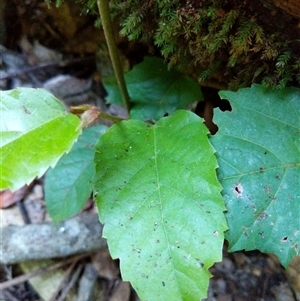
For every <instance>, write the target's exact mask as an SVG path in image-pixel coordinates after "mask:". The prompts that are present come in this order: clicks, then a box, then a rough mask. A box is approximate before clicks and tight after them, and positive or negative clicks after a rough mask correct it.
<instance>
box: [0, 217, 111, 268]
mask: <svg viewBox="0 0 300 301" xmlns="http://www.w3.org/2000/svg"><path fill="white" fill-rule="evenodd" d="M1 236H2V239H1V240H0V250H2V252H1V253H2V254H1V256H0V263H1V264H15V263H18V262H24V261H27V260H40V259H48V258H57V257H66V256H70V255H73V254H79V253H84V252H91V251H94V250H98V249H101V248H104V247H106V246H107V244H106V239H104V238H103V237H102V225H101V224H100V222H99V220H98V215H97V214H87V213H85V214H80V215H78V216H76V217H73V218H71V219H68V220H66V221H64V222H61V223H59V224H58V225H55V224H53V223H49V222H48V223H42V224H29V225H25V226H7V227H6V228H3V229H2V235H1Z"/></svg>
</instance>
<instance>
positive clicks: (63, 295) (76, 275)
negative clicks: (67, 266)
mask: <svg viewBox="0 0 300 301" xmlns="http://www.w3.org/2000/svg"><path fill="white" fill-rule="evenodd" d="M82 269H83V265H82V264H80V265H79V266H78V267H77V269H76V271H75V273H74V274H73V275H72V277H71V280H70V281H69V283H68V284H67V285H66V286H65V287H64V290H63V292H62V293H61V295H60V296H59V298H58V299H57V301H64V300H65V299H66V298H67V295H68V293H69V291H70V289H71V288H72V287H73V286H74V285H75V282H76V281H77V280H78V278H79V275H80V273H81V271H82Z"/></svg>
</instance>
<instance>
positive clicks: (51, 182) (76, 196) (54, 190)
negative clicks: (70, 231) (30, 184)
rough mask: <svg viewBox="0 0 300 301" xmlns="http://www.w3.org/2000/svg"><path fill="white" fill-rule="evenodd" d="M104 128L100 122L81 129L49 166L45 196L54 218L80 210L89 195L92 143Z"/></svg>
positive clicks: (60, 219)
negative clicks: (73, 141)
mask: <svg viewBox="0 0 300 301" xmlns="http://www.w3.org/2000/svg"><path fill="white" fill-rule="evenodd" d="M105 130H106V127H105V126H102V125H99V126H93V127H91V128H89V129H87V130H84V131H83V133H82V135H80V136H79V139H78V141H76V142H75V144H74V145H73V147H72V149H71V150H70V152H69V153H67V154H64V155H63V156H62V157H61V158H60V160H59V161H58V163H57V164H56V166H55V167H54V168H53V169H52V168H51V169H49V170H48V172H47V174H46V180H45V199H46V204H47V211H48V213H49V214H50V216H51V218H52V220H53V221H54V222H59V221H62V220H65V219H67V218H69V217H71V216H72V215H74V214H76V213H78V212H79V211H81V210H82V208H83V206H84V204H85V203H86V201H87V199H88V197H89V195H91V192H92V183H91V180H92V177H93V176H94V173H95V165H94V155H95V151H94V144H95V143H96V141H97V140H98V139H99V137H100V136H101V134H102V133H103V132H104V131H105ZM57 179H59V181H58V180H57Z"/></svg>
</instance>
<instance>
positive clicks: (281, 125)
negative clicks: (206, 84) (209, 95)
mask: <svg viewBox="0 0 300 301" xmlns="http://www.w3.org/2000/svg"><path fill="white" fill-rule="evenodd" d="M220 96H221V98H225V99H228V100H230V102H231V106H232V112H231V113H230V112H226V113H221V112H215V119H216V123H217V124H218V125H219V132H218V133H217V134H216V135H215V136H214V137H212V139H211V142H212V144H213V145H214V147H215V148H216V150H217V157H218V161H219V165H220V168H219V179H220V181H221V183H222V185H223V187H224V191H223V195H224V198H225V202H226V206H227V209H228V211H227V213H226V217H227V221H228V225H229V231H228V232H227V233H226V238H227V239H228V241H229V243H230V251H237V250H241V249H246V250H253V249H258V250H260V251H262V252H268V253H274V254H276V255H277V256H278V258H279V259H280V261H281V263H282V264H283V265H284V266H287V265H288V264H289V262H290V260H291V259H292V258H293V256H295V255H297V254H299V246H300V189H299V187H300V172H299V171H300V162H299V159H300V153H299V148H300V144H299V133H300V129H299V122H300V121H299V112H300V89H297V88H286V89H283V90H268V89H265V88H263V87H262V86H259V85H253V86H252V87H251V88H246V89H241V90H239V91H238V92H229V91H227V92H226V91H222V92H220Z"/></svg>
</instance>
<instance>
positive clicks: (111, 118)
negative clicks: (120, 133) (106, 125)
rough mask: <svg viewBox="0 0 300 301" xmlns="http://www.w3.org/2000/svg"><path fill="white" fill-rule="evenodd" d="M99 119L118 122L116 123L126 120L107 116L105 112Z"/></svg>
mask: <svg viewBox="0 0 300 301" xmlns="http://www.w3.org/2000/svg"><path fill="white" fill-rule="evenodd" d="M99 118H103V119H107V120H111V121H113V122H116V123H117V122H120V121H123V120H125V119H123V118H121V117H118V116H114V115H110V114H106V113H103V112H101V113H100V115H99Z"/></svg>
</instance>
